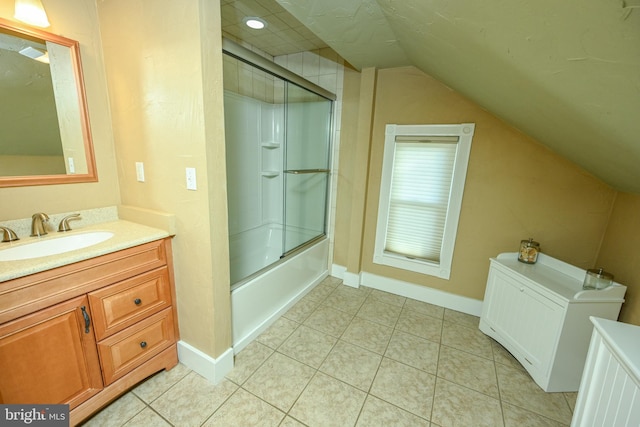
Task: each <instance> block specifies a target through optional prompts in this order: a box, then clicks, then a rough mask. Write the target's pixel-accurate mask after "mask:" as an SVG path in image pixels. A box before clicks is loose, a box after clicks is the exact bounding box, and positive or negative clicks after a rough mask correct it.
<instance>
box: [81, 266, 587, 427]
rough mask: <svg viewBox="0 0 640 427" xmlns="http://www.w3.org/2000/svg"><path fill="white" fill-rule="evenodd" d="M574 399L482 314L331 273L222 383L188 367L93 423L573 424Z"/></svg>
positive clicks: (138, 390)
mask: <svg viewBox="0 0 640 427" xmlns="http://www.w3.org/2000/svg"><path fill="white" fill-rule="evenodd" d="M575 400H576V393H545V392H543V391H542V390H541V389H540V388H539V387H538V386H537V385H536V384H535V383H534V382H533V381H532V380H531V378H530V377H529V375H528V374H527V373H526V371H524V369H523V368H522V367H521V366H520V364H519V363H518V362H517V361H516V360H515V359H514V358H513V357H512V356H511V355H510V354H509V353H508V352H507V351H506V350H505V349H504V348H502V346H500V345H499V344H498V343H496V342H495V341H493V340H491V339H490V338H488V337H486V336H485V335H484V334H482V333H481V332H480V331H479V330H478V318H477V317H474V316H469V315H467V314H464V313H459V312H456V311H452V310H448V309H444V308H442V307H438V306H435V305H431V304H427V303H423V302H420V301H415V300H411V299H408V298H404V297H400V296H397V295H392V294H389V293H386V292H381V291H378V290H374V289H370V288H364V287H362V288H359V289H354V288H350V287H348V286H344V285H342V284H341V281H340V280H338V279H335V278H333V277H329V278H327V279H325V280H324V281H323V282H322V283H320V284H319V285H318V286H316V287H315V288H314V289H313V290H312V291H311V292H310V293H309V294H307V295H306V296H305V297H304V298H303V299H302V300H300V301H299V302H298V303H297V304H296V305H295V306H294V307H293V308H291V309H290V310H289V311H288V312H287V313H285V314H284V315H283V316H282V317H281V318H280V319H278V320H277V321H276V322H275V323H274V324H273V325H272V326H271V327H270V328H269V329H268V330H266V331H265V332H264V333H263V334H262V335H260V336H259V337H258V338H257V339H256V340H255V341H254V342H252V343H251V344H249V345H248V346H247V347H246V348H245V349H243V350H242V351H241V352H240V353H239V354H238V355H236V360H235V368H234V369H233V371H231V372H230V373H229V375H228V376H227V378H226V379H225V380H224V381H223V382H222V383H221V384H218V385H216V386H214V385H212V384H210V383H208V382H207V381H206V380H205V379H203V378H202V377H200V376H199V375H197V374H196V373H195V372H192V371H190V370H189V369H187V368H186V367H184V366H183V365H178V366H176V367H175V368H174V369H172V370H171V371H169V372H161V373H159V374H157V375H155V376H153V377H152V378H150V379H149V380H147V381H145V382H144V383H142V384H140V385H138V386H137V387H135V388H134V389H132V390H131V391H129V392H128V393H127V394H125V395H124V396H122V397H121V398H120V399H118V400H116V401H115V402H113V403H112V404H111V405H110V406H108V407H106V408H105V409H104V410H102V411H101V412H99V413H98V414H97V415H95V416H94V417H93V418H91V419H90V420H88V422H87V423H86V424H85V425H86V426H89V427H94V426H109V427H111V426H126V427H134V426H140V427H148V426H153V427H155V426H158V427H160V426H176V427H189V426H194V427H195V426H205V427H208V426H233V427H236V426H283V427H295V426H321V427H328V426H358V427H362V426H367V427H369V426H381V427H388V426H411V427H415V426H431V427H438V426H439V427H447V426H472V427H480V426H490V427H494V426H505V427H523V426H545V427H546V426H567V425H569V423H570V422H571V415H572V411H573V407H574V406H575Z"/></svg>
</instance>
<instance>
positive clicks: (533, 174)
mask: <svg viewBox="0 0 640 427" xmlns="http://www.w3.org/2000/svg"><path fill="white" fill-rule="evenodd" d="M374 73H375V70H374ZM371 74H372V72H371V70H364V71H363V74H362V75H363V76H366V78H361V75H360V73H358V72H355V71H350V72H347V73H346V75H345V91H344V105H345V107H346V106H347V105H351V106H353V108H352V109H349V110H347V108H345V109H344V110H343V111H344V116H343V121H342V123H343V125H342V135H343V136H342V140H341V152H340V180H339V184H338V188H339V190H338V206H337V213H336V215H337V218H340V220H339V221H337V224H336V250H335V258H334V262H335V264H338V265H343V266H347V271H349V272H351V273H359V272H361V271H366V272H368V273H373V274H375V275H379V276H383V277H389V278H393V279H396V280H401V281H405V282H409V283H413V284H417V285H422V286H428V287H430V288H435V289H439V290H442V291H446V292H450V293H453V294H456V295H462V296H466V297H470V298H474V299H478V300H482V299H483V297H484V290H485V284H486V278H487V274H488V268H489V261H488V260H489V258H490V257H493V256H495V255H497V254H499V253H501V252H515V251H517V249H518V246H519V243H520V240H522V239H526V238H529V237H533V238H534V239H535V240H537V241H539V242H540V243H541V246H542V250H543V252H545V253H547V254H548V255H551V256H553V257H556V258H559V259H562V260H564V261H566V262H569V263H571V264H574V265H577V266H579V267H581V268H592V267H594V266H595V265H596V264H598V263H599V262H605V261H606V263H605V264H602V265H603V267H605V268H606V269H607V270H611V271H612V272H613V273H614V274H615V273H616V270H618V271H619V275H618V276H619V278H620V279H621V281H622V278H623V277H624V278H625V279H626V280H625V281H623V282H622V283H624V284H626V285H627V286H628V287H629V295H630V296H633V295H634V284H635V283H639V282H640V274H639V272H638V269H637V268H636V267H632V265H637V264H638V262H637V261H638V256H637V255H635V263H634V255H630V256H629V257H628V258H627V260H628V263H629V264H630V265H627V263H623V264H624V265H620V264H619V263H618V262H615V261H613V260H612V258H613V259H617V258H616V253H617V252H618V246H617V243H616V242H615V241H617V240H618V237H616V236H621V237H623V238H625V239H626V240H627V241H628V242H629V244H630V245H631V244H632V243H634V242H633V239H631V240H629V238H628V237H626V235H627V234H632V233H633V232H635V233H633V234H635V235H638V231H640V230H639V229H638V226H634V225H633V224H634V223H633V222H632V221H630V218H631V212H632V211H633V210H634V209H636V210H637V208H638V207H639V203H640V202H639V201H638V200H640V196H633V195H625V196H624V197H622V196H619V194H618V192H617V191H616V190H614V189H613V188H611V187H610V186H608V185H607V184H605V183H604V182H602V181H601V180H599V179H598V178H596V177H594V176H593V175H591V174H589V173H587V172H585V171H584V170H583V169H581V168H580V167H578V166H577V165H575V164H574V163H571V162H569V161H568V160H566V159H564V158H563V157H561V156H559V155H557V154H555V153H554V152H552V151H551V150H549V149H548V148H546V147H545V146H543V145H542V144H540V143H539V142H537V141H536V140H534V139H532V138H530V137H528V136H526V135H524V134H523V133H521V132H519V131H518V130H516V129H514V128H513V127H511V126H510V125H508V124H506V123H505V122H503V121H502V120H500V119H498V118H497V117H495V116H494V115H492V114H490V113H488V112H487V111H486V110H484V109H482V108H481V107H479V106H478V105H477V104H475V103H473V102H472V101H470V100H469V99H467V98H465V97H463V96H461V95H460V94H459V93H457V92H455V91H453V90H452V89H450V88H448V87H446V86H445V85H443V84H442V83H440V82H438V81H437V80H435V79H434V78H432V77H430V76H428V75H426V74H425V73H423V72H422V71H420V70H418V69H416V68H414V67H401V68H391V69H384V70H378V71H377V73H375V75H376V77H377V80H373V79H371V77H370V76H371ZM365 80H366V81H365ZM372 97H373V99H374V101H373V109H372V112H373V114H372V118H371V122H370V123H369V125H367V124H366V123H362V121H363V120H366V117H369V116H370V115H367V114H363V111H362V110H363V109H367V108H368V106H367V101H366V100H367V99H370V98H372ZM361 101H362V102H361ZM463 122H474V123H476V131H475V136H474V139H473V145H472V149H471V158H470V163H469V169H468V174H467V181H466V186H465V193H464V199H463V205H462V212H461V217H460V224H459V227H458V235H457V240H456V248H455V253H454V260H453V268H452V274H451V279H450V280H448V281H447V280H442V279H437V278H434V277H431V276H426V275H421V274H417V273H413V272H408V271H404V270H400V269H395V268H392V267H387V266H381V265H377V264H374V263H373V262H372V259H373V247H374V240H375V226H376V218H377V209H378V195H379V186H380V175H381V169H382V151H383V145H384V126H385V124H387V123H396V124H416V123H420V124H438V123H463ZM368 129H371V132H370V137H369V142H368V147H367V150H366V151H367V152H366V153H365V156H366V157H365V156H363V152H357V144H356V143H355V141H356V140H357V139H358V138H360V137H361V136H362V132H363V131H364V132H367V131H368ZM367 160H368V161H367ZM358 176H366V186H365V187H366V202H365V203H364V205H359V204H358V203H357V201H358V199H359V197H358V193H359V191H360V184H359V182H360V181H359V180H358ZM616 198H618V200H620V202H619V203H616ZM614 207H615V209H614ZM612 210H613V211H614V217H615V218H619V219H616V221H615V223H616V225H615V226H614V225H613V224H610V221H609V218H610V215H611V212H612ZM359 215H361V216H362V217H363V218H364V222H363V225H362V229H361V230H354V229H353V227H352V225H353V222H352V221H350V220H349V218H358V216H359ZM354 216H355V217H354ZM634 227H635V228H634ZM607 230H609V232H608V233H607ZM354 234H359V236H356V235H354ZM358 237H359V238H358ZM603 239H604V241H605V245H604V246H603V247H604V248H606V253H607V255H606V256H605V254H604V252H605V251H604V250H603V251H601V250H600V248H601V244H602V242H603ZM612 240H613V241H614V242H613V243H611V244H610V243H609V242H610V241H612ZM636 243H637V239H636ZM629 249H630V248H629ZM599 254H601V256H600V257H599ZM354 259H356V260H358V262H356V263H354V261H353V260H354ZM609 263H610V265H609ZM598 265H600V264H598ZM634 269H635V270H634ZM639 284H640V283H639ZM631 300H632V299H630V303H629V304H627V307H625V311H624V317H623V318H622V320H625V319H629V320H633V321H635V322H636V323H637V322H638V320H639V319H638V315H637V313H640V304H639V305H638V307H637V308H636V307H635V306H632V303H633V302H632V301H631Z"/></svg>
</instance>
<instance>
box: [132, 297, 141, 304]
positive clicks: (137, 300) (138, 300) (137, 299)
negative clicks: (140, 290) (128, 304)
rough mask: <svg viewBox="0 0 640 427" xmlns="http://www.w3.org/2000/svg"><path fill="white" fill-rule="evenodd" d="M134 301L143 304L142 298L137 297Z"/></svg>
mask: <svg viewBox="0 0 640 427" xmlns="http://www.w3.org/2000/svg"><path fill="white" fill-rule="evenodd" d="M133 303H134V304H135V305H140V304H142V300H141V299H140V298H136V299H134V300H133Z"/></svg>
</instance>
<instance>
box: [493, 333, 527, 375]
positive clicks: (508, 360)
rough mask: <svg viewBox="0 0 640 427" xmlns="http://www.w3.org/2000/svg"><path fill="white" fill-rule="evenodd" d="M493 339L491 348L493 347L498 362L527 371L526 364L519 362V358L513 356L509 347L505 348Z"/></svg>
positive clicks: (494, 356) (494, 357) (494, 358)
mask: <svg viewBox="0 0 640 427" xmlns="http://www.w3.org/2000/svg"><path fill="white" fill-rule="evenodd" d="M490 340H491V348H492V349H493V360H495V361H496V363H501V364H503V365H507V366H511V367H512V368H516V369H520V370H521V371H526V369H524V366H522V364H520V362H518V359H516V358H515V357H513V355H512V354H511V353H509V351H508V350H507V349H505V348H504V347H503V346H502V345H501V344H500V343H499V342H497V341H494V340H493V339H492V338H490Z"/></svg>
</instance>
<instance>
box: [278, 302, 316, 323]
mask: <svg viewBox="0 0 640 427" xmlns="http://www.w3.org/2000/svg"><path fill="white" fill-rule="evenodd" d="M319 305H320V301H318V300H314V299H309V298H307V297H304V298H302V299H301V300H300V301H298V302H297V303H296V304H295V305H294V306H293V307H291V308H290V309H289V310H288V311H287V312H286V313H284V314H283V317H285V318H287V319H289V320H293V321H295V322H298V323H302V322H304V321H305V319H306V318H307V317H309V315H310V314H311V313H313V312H314V311H315V309H316V308H318V306H319Z"/></svg>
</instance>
